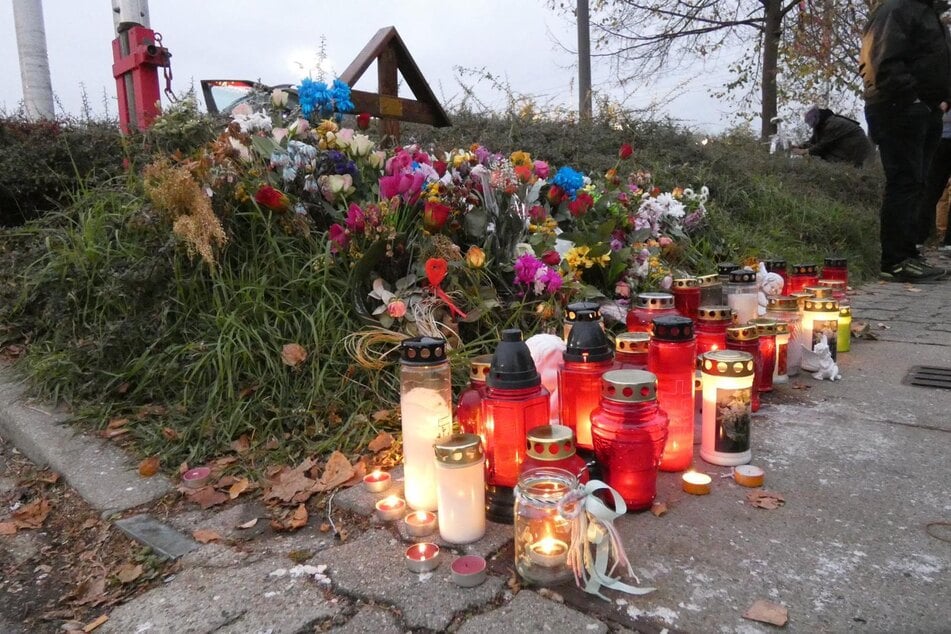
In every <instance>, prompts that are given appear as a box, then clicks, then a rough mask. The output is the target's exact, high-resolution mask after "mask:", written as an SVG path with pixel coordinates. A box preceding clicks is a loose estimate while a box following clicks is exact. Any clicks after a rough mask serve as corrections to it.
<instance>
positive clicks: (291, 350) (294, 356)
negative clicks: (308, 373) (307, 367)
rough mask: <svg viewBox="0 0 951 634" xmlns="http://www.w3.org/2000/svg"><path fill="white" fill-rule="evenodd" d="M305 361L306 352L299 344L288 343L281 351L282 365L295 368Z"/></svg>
mask: <svg viewBox="0 0 951 634" xmlns="http://www.w3.org/2000/svg"><path fill="white" fill-rule="evenodd" d="M306 360H307V351H306V350H304V348H303V346H301V345H300V344H296V343H288V344H285V345H284V347H283V348H282V349H281V361H283V362H284V365H287V366H290V367H292V368H296V367H297V366H299V365H300V364H301V363H303V362H304V361H306Z"/></svg>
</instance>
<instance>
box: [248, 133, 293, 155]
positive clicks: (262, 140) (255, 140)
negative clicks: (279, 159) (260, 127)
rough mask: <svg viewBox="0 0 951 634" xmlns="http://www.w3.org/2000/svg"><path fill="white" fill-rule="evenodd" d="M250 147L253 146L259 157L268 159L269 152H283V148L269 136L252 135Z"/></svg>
mask: <svg viewBox="0 0 951 634" xmlns="http://www.w3.org/2000/svg"><path fill="white" fill-rule="evenodd" d="M251 147H252V148H254V151H255V152H257V153H258V155H259V156H261V158H264V159H269V158H271V154H273V153H274V152H279V153H285V154H286V152H285V150H284V148H282V147H281V146H280V145H278V144H277V143H276V142H275V141H274V139H272V138H271V137H269V136H253V137H251Z"/></svg>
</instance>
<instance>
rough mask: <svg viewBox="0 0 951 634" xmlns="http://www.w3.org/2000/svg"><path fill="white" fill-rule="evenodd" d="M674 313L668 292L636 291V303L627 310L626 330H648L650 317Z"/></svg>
mask: <svg viewBox="0 0 951 634" xmlns="http://www.w3.org/2000/svg"><path fill="white" fill-rule="evenodd" d="M676 314H677V309H676V308H675V307H674V296H673V295H671V294H670V293H638V294H637V303H636V304H635V306H634V307H633V308H631V309H630V310H629V311H627V331H628V332H648V331H649V330H650V324H651V320H652V319H654V318H656V317H663V316H665V315H676Z"/></svg>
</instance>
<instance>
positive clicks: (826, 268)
mask: <svg viewBox="0 0 951 634" xmlns="http://www.w3.org/2000/svg"><path fill="white" fill-rule="evenodd" d="M822 277H823V278H824V279H827V280H841V281H843V282H845V285H846V286H848V285H849V262H848V260H846V259H845V258H839V257H829V258H826V259H825V262H823V265H822Z"/></svg>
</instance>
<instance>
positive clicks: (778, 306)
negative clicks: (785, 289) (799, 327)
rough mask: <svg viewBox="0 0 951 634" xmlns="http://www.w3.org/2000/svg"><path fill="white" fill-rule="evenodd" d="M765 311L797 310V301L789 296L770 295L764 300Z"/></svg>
mask: <svg viewBox="0 0 951 634" xmlns="http://www.w3.org/2000/svg"><path fill="white" fill-rule="evenodd" d="M766 310H779V311H794V310H799V300H797V299H796V298H795V297H790V296H789V295H770V296H769V297H768V298H767V299H766Z"/></svg>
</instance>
